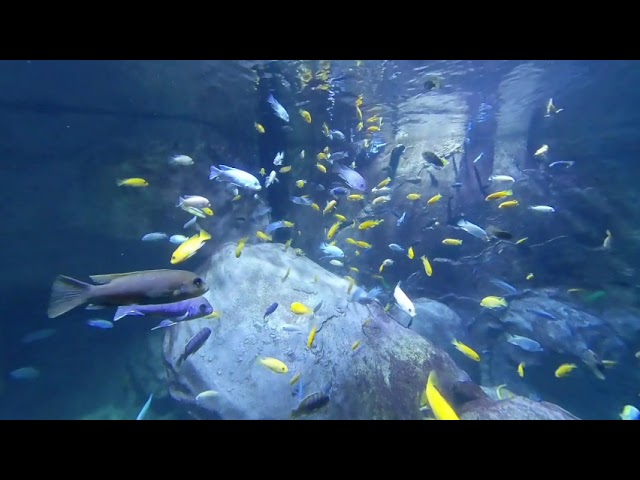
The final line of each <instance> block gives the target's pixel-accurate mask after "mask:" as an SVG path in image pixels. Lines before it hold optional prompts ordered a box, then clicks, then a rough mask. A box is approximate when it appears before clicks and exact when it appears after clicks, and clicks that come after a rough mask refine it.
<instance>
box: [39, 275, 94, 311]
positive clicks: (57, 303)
mask: <svg viewBox="0 0 640 480" xmlns="http://www.w3.org/2000/svg"><path fill="white" fill-rule="evenodd" d="M91 288H92V285H90V284H88V283H85V282H81V281H80V280H76V279H75V278H71V277H65V276H64V275H58V278H56V279H55V281H54V282H53V286H52V287H51V299H50V300H49V308H48V310H47V316H48V317H49V318H55V317H59V316H60V315H62V314H64V313H67V312H68V311H69V310H73V309H74V308H76V307H79V306H80V305H82V304H83V303H85V302H86V301H87V300H88V299H89V292H90V291H91Z"/></svg>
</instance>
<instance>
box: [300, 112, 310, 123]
mask: <svg viewBox="0 0 640 480" xmlns="http://www.w3.org/2000/svg"><path fill="white" fill-rule="evenodd" d="M299 113H300V116H301V117H302V118H304V121H305V122H307V123H311V114H310V113H309V112H307V111H306V110H302V109H300V110H299Z"/></svg>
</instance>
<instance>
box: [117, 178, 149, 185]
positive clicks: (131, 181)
mask: <svg viewBox="0 0 640 480" xmlns="http://www.w3.org/2000/svg"><path fill="white" fill-rule="evenodd" d="M116 185H118V186H119V187H148V186H149V182H147V181H146V180H145V179H144V178H125V179H123V180H116Z"/></svg>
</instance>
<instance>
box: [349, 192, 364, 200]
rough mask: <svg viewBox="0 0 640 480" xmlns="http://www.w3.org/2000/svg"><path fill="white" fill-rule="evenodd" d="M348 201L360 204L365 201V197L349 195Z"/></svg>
mask: <svg viewBox="0 0 640 480" xmlns="http://www.w3.org/2000/svg"><path fill="white" fill-rule="evenodd" d="M347 200H351V201H352V202H358V201H360V200H364V195H360V194H357V195H356V194H353V195H349V196H348V197H347Z"/></svg>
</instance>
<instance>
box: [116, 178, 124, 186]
mask: <svg viewBox="0 0 640 480" xmlns="http://www.w3.org/2000/svg"><path fill="white" fill-rule="evenodd" d="M116 185H117V186H118V187H121V186H122V185H124V180H120V179H118V180H116Z"/></svg>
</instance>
